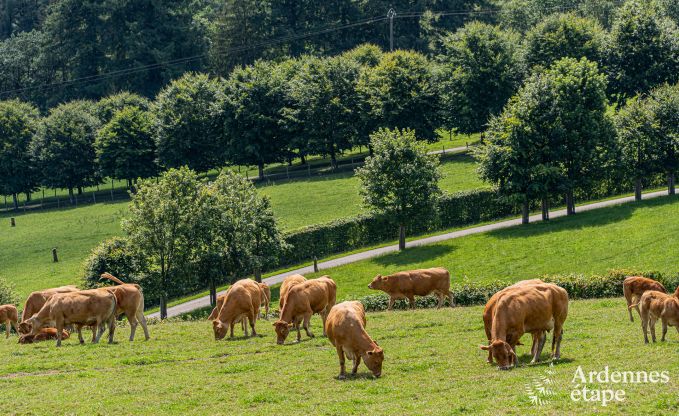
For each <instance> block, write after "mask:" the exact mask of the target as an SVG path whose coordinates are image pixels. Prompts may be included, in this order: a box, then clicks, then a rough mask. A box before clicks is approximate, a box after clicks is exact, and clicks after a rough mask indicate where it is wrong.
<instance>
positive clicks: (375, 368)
mask: <svg viewBox="0 0 679 416" xmlns="http://www.w3.org/2000/svg"><path fill="white" fill-rule="evenodd" d="M365 324H366V321H365V309H363V304H362V303H361V302H357V301H350V302H342V303H340V304H337V305H335V306H333V307H332V309H330V313H329V314H328V318H327V319H326V321H325V333H326V334H328V339H329V340H330V342H331V343H332V345H334V346H335V348H336V349H337V355H338V356H339V362H340V373H339V376H338V378H339V379H340V380H341V379H344V378H346V369H345V366H344V356H345V355H346V357H347V358H348V359H350V360H353V362H354V367H353V369H352V370H351V374H352V375H353V374H356V372H357V371H358V366H359V365H360V364H361V358H363V362H364V363H365V365H366V366H367V367H368V369H369V370H370V371H371V372H372V373H373V375H374V376H375V377H379V376H380V375H381V374H382V361H384V351H382V348H380V347H379V346H378V345H377V343H376V342H375V341H373V340H372V338H370V335H368V333H367V332H365Z"/></svg>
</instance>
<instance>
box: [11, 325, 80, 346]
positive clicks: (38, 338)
mask: <svg viewBox="0 0 679 416" xmlns="http://www.w3.org/2000/svg"><path fill="white" fill-rule="evenodd" d="M70 336H71V334H69V333H68V331H67V330H65V329H64V330H63V331H62V332H61V339H62V340H63V339H68V338H69V337H70ZM51 339H57V329H56V328H41V329H40V331H39V332H38V333H37V334H35V335H32V334H26V335H22V336H21V337H20V338H19V344H33V343H35V342H42V341H49V340H51Z"/></svg>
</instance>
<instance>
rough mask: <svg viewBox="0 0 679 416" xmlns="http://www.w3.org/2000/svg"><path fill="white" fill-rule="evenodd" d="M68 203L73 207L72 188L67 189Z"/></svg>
mask: <svg viewBox="0 0 679 416" xmlns="http://www.w3.org/2000/svg"><path fill="white" fill-rule="evenodd" d="M68 201H69V202H70V203H71V205H73V188H68Z"/></svg>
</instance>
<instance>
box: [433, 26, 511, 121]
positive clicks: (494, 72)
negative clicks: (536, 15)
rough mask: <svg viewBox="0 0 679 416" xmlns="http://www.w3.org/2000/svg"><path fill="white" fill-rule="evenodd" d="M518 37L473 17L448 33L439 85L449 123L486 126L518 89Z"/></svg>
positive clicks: (440, 67) (438, 76)
mask: <svg viewBox="0 0 679 416" xmlns="http://www.w3.org/2000/svg"><path fill="white" fill-rule="evenodd" d="M517 44H518V37H517V35H516V34H514V33H512V32H505V31H502V30H500V29H499V28H498V27H496V26H491V25H488V24H485V23H480V22H471V23H468V24H467V25H465V26H464V27H462V28H461V29H459V30H458V31H457V32H455V33H453V34H450V35H448V36H446V37H444V38H443V40H442V42H441V54H440V55H438V57H437V62H438V64H439V68H438V69H439V70H438V71H437V77H436V78H437V82H436V83H437V85H438V88H439V91H440V95H441V108H442V113H443V114H442V118H443V120H444V122H445V125H446V127H448V128H449V129H451V130H452V129H457V131H459V132H461V133H466V134H470V133H476V132H479V131H482V130H483V129H484V128H485V126H486V123H487V122H488V119H489V118H490V116H492V115H495V114H498V113H499V112H500V111H502V108H503V107H504V105H505V104H506V103H507V100H509V97H511V96H512V95H513V94H514V93H515V92H516V89H517V88H518V85H519V81H520V79H521V68H520V63H519V57H518V51H517V47H516V45H517Z"/></svg>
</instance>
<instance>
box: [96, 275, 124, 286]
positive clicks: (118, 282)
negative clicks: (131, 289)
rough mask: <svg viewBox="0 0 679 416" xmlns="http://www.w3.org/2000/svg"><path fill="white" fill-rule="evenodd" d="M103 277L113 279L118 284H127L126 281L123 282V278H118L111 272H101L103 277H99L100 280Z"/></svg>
mask: <svg viewBox="0 0 679 416" xmlns="http://www.w3.org/2000/svg"><path fill="white" fill-rule="evenodd" d="M101 279H108V280H110V281H112V282H115V283H117V284H119V285H124V284H125V282H123V281H122V280H120V279H118V278H117V277H115V276H114V275H112V274H111V273H102V274H101V277H100V278H99V280H101Z"/></svg>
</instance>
